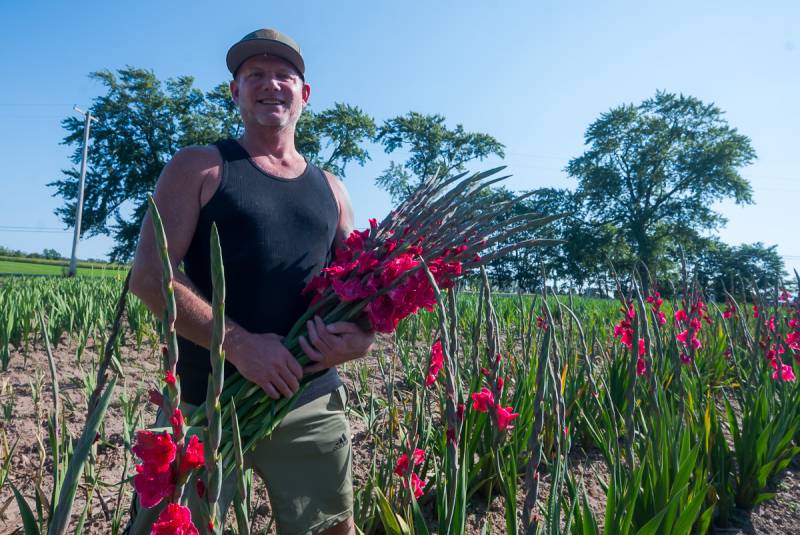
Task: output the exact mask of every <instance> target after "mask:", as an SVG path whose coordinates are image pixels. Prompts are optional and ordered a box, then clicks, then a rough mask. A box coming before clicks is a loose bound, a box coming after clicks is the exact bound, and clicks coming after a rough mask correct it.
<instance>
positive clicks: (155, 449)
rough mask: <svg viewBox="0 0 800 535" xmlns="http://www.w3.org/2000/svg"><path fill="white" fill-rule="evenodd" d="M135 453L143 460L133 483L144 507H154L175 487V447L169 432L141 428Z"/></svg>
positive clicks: (137, 467)
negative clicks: (173, 471)
mask: <svg viewBox="0 0 800 535" xmlns="http://www.w3.org/2000/svg"><path fill="white" fill-rule="evenodd" d="M133 453H134V454H136V456H137V457H139V458H140V459H141V460H142V461H143V462H142V464H137V465H136V475H135V476H134V478H133V486H134V488H136V492H138V494H139V499H140V501H141V504H142V506H143V507H146V508H150V507H154V506H155V505H157V504H158V503H160V502H161V500H163V499H164V498H166V497H168V496H171V495H172V493H173V492H174V490H175V480H174V476H173V473H172V466H171V464H172V461H174V460H175V454H176V447H175V443H174V442H173V441H172V437H171V436H170V435H169V433H153V432H152V431H139V432H137V433H136V445H134V447H133Z"/></svg>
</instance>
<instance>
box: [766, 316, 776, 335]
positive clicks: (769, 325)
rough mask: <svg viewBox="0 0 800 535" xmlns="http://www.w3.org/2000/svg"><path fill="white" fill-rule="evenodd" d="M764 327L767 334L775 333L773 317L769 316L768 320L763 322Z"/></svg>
mask: <svg viewBox="0 0 800 535" xmlns="http://www.w3.org/2000/svg"><path fill="white" fill-rule="evenodd" d="M764 325H765V326H766V327H767V329H769V332H771V333H774V332H775V316H771V317H770V318H769V320H767V321H766V322H764Z"/></svg>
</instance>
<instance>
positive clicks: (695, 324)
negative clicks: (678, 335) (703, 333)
mask: <svg viewBox="0 0 800 535" xmlns="http://www.w3.org/2000/svg"><path fill="white" fill-rule="evenodd" d="M689 327H691V328H692V330H694V331H699V330H700V329H702V328H703V323H702V322H701V321H700V320H699V319H697V318H692V319H690V320H689Z"/></svg>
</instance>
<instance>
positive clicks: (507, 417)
mask: <svg viewBox="0 0 800 535" xmlns="http://www.w3.org/2000/svg"><path fill="white" fill-rule="evenodd" d="M513 410H514V407H506V408H503V407H501V406H500V405H497V406H496V407H495V412H496V413H497V427H498V428H499V429H500V431H503V430H505V429H514V426H513V425H509V424H510V423H511V420H513V419H514V418H516V417H517V416H519V413H517V412H512V411H513Z"/></svg>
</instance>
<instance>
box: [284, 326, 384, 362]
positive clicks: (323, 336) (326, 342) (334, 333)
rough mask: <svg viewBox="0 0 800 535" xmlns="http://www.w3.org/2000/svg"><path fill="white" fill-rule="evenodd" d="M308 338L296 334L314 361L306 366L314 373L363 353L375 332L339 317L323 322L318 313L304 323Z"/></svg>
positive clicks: (303, 348)
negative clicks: (335, 319)
mask: <svg viewBox="0 0 800 535" xmlns="http://www.w3.org/2000/svg"><path fill="white" fill-rule="evenodd" d="M306 326H307V327H308V338H306V337H305V336H301V337H300V338H299V342H300V348H301V349H302V350H303V351H304V352H305V354H306V355H308V358H310V359H311V360H313V361H314V364H312V365H310V366H307V367H306V368H305V372H306V373H315V372H318V371H321V370H324V369H326V368H332V367H333V366H338V365H339V364H342V363H344V362H347V361H348V360H353V359H357V358H360V357H363V356H364V355H366V354H367V353H368V352H369V350H370V349H371V348H372V344H373V342H375V333H373V332H365V331H362V330H361V329H360V328H359V327H358V326H357V325H356V324H355V323H350V322H347V321H338V322H336V323H331V324H330V325H325V323H323V321H322V319H321V318H320V317H319V316H314V319H313V320H309V321H308V323H306Z"/></svg>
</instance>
